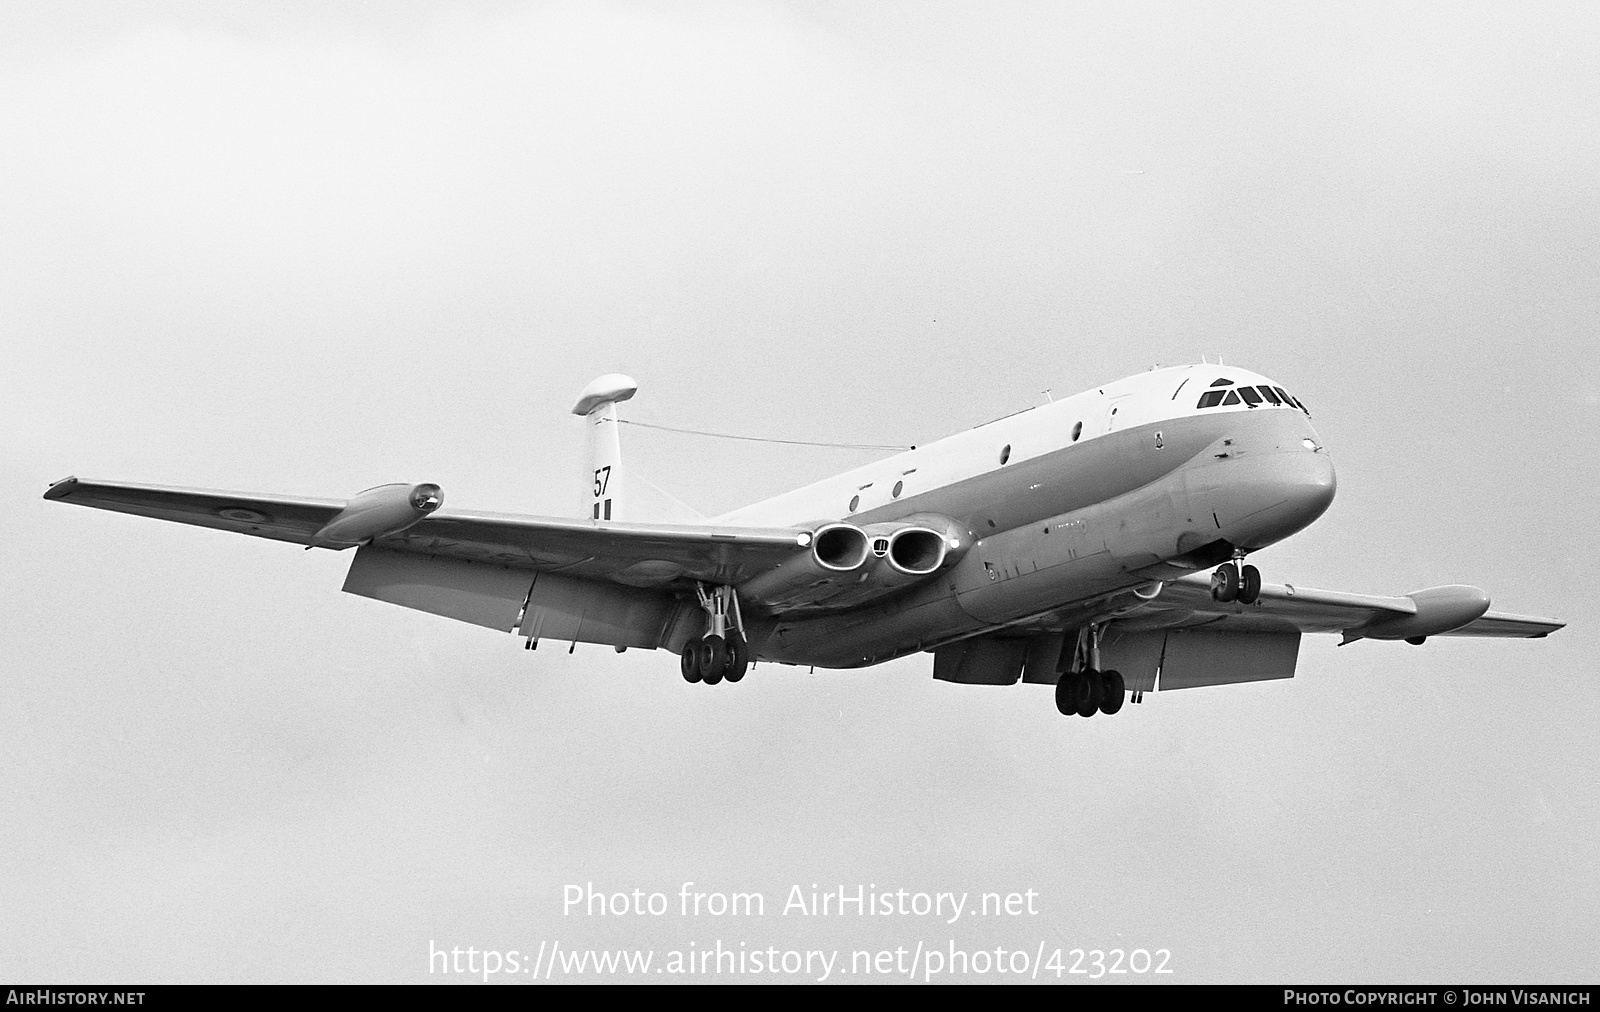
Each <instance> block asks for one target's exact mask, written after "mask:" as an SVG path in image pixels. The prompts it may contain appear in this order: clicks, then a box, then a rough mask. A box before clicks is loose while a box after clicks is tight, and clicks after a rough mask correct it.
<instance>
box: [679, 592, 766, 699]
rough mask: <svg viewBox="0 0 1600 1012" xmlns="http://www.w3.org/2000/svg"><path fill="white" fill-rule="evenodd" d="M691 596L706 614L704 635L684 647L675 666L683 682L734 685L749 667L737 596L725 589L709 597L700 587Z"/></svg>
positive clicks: (742, 619)
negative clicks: (680, 673) (697, 601)
mask: <svg viewBox="0 0 1600 1012" xmlns="http://www.w3.org/2000/svg"><path fill="white" fill-rule="evenodd" d="M695 593H696V594H698V595H699V596H700V607H701V608H704V609H705V612H706V634H705V636H703V637H702V638H700V639H697V640H695V639H692V640H690V641H689V642H688V643H685V644H684V646H683V656H682V657H681V658H680V663H679V670H681V671H682V672H683V680H684V681H686V682H704V683H706V684H707V685H716V684H717V683H718V682H720V681H722V680H723V679H727V680H728V681H730V682H737V681H739V680H740V679H741V678H743V677H744V673H745V671H746V669H748V668H749V666H750V648H749V644H748V643H747V642H746V640H745V637H744V618H743V616H741V615H740V614H739V595H738V594H736V593H734V590H733V588H732V587H726V586H717V587H714V588H712V589H711V591H710V592H709V593H708V592H707V591H706V589H705V587H704V586H703V585H702V586H697V587H695Z"/></svg>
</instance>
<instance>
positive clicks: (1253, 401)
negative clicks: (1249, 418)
mask: <svg viewBox="0 0 1600 1012" xmlns="http://www.w3.org/2000/svg"><path fill="white" fill-rule="evenodd" d="M1239 396H1240V397H1243V398H1244V402H1245V403H1246V404H1248V405H1250V406H1251V407H1252V408H1253V407H1255V406H1256V405H1257V404H1260V403H1261V395H1260V394H1258V393H1256V388H1255V387H1240V388H1239Z"/></svg>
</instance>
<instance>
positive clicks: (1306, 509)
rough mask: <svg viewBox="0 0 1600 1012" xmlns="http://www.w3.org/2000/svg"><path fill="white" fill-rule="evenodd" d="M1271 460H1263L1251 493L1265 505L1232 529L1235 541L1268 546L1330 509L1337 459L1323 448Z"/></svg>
mask: <svg viewBox="0 0 1600 1012" xmlns="http://www.w3.org/2000/svg"><path fill="white" fill-rule="evenodd" d="M1268 460H1270V463H1269V462H1268ZM1268 460H1263V461H1262V465H1263V467H1262V471H1261V472H1258V477H1256V478H1255V480H1254V481H1252V482H1251V483H1250V484H1249V486H1248V488H1249V491H1248V493H1247V495H1248V498H1249V499H1252V500H1253V501H1254V502H1256V503H1261V504H1262V507H1261V508H1260V509H1259V510H1258V511H1256V512H1254V513H1249V514H1247V515H1246V516H1244V517H1243V518H1241V521H1240V523H1239V525H1238V526H1237V527H1232V528H1231V529H1230V530H1229V535H1230V538H1231V539H1232V540H1234V543H1235V544H1238V545H1240V546H1242V547H1245V548H1247V549H1251V550H1254V549H1260V548H1265V547H1266V546H1267V545H1270V544H1274V543H1276V542H1278V541H1282V540H1283V539H1284V538H1287V537H1289V536H1290V535H1291V534H1296V533H1298V532H1300V531H1303V530H1305V529H1306V528H1307V527H1309V526H1311V524H1312V523H1313V522H1314V521H1315V520H1316V519H1317V518H1318V517H1320V516H1322V514H1324V513H1326V512H1327V511H1328V507H1329V506H1330V505H1332V503H1333V495H1334V492H1335V490H1336V489H1337V488H1338V479H1337V478H1336V477H1335V475H1334V471H1333V461H1332V460H1330V459H1328V454H1327V452H1326V451H1324V450H1322V449H1321V448H1318V449H1316V450H1309V449H1308V450H1301V451H1297V452H1296V451H1290V452H1284V453H1276V454H1272V455H1271V456H1270V458H1268ZM1267 503H1270V504H1271V505H1266V504H1267ZM1247 508H1248V507H1247Z"/></svg>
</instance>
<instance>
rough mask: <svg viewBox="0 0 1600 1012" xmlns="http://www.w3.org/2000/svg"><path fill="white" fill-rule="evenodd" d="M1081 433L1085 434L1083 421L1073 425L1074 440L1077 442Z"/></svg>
mask: <svg viewBox="0 0 1600 1012" xmlns="http://www.w3.org/2000/svg"><path fill="white" fill-rule="evenodd" d="M1081 435H1083V423H1082V422H1079V423H1078V424H1077V425H1074V426H1073V427H1072V441H1073V442H1074V443H1076V442H1077V441H1078V437H1079V436H1081Z"/></svg>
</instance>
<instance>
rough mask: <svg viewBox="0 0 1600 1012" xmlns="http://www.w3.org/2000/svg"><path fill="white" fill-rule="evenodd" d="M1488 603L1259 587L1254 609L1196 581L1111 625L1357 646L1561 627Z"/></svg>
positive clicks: (1469, 591)
mask: <svg viewBox="0 0 1600 1012" xmlns="http://www.w3.org/2000/svg"><path fill="white" fill-rule="evenodd" d="M1488 604H1489V599H1488V597H1487V596H1486V595H1484V594H1483V592H1482V591H1479V590H1477V589H1476V588H1472V587H1436V588H1431V589H1430V590H1425V591H1417V592H1415V593H1413V594H1409V595H1405V596H1401V597H1388V596H1381V595H1374V594H1352V593H1347V592H1344V591H1335V590H1317V589H1314V588H1311V587H1297V586H1295V585H1293V584H1263V585H1262V587H1261V596H1260V598H1259V599H1257V601H1256V602H1255V603H1253V604H1238V603H1232V604H1224V603H1222V602H1219V601H1215V600H1212V597H1211V589H1210V581H1209V579H1208V577H1207V576H1205V575H1203V574H1196V575H1193V576H1185V577H1182V578H1180V579H1177V580H1173V581H1170V582H1168V583H1167V584H1166V585H1165V587H1164V588H1163V589H1162V591H1161V593H1160V594H1159V595H1158V596H1157V597H1156V598H1155V599H1154V600H1153V601H1151V603H1150V604H1148V605H1146V606H1144V607H1142V608H1140V609H1139V611H1138V612H1137V613H1135V614H1132V615H1129V616H1128V617H1127V618H1125V619H1121V620H1119V621H1118V625H1119V626H1120V627H1122V628H1125V629H1173V628H1187V627H1196V626H1211V627H1215V628H1217V629H1219V630H1220V629H1225V630H1228V631H1232V632H1277V631H1283V630H1288V629H1295V630H1298V631H1300V632H1302V633H1342V634H1343V635H1344V641H1345V642H1351V641H1353V640H1357V639H1366V638H1372V639H1405V638H1408V637H1422V636H1492V637H1520V638H1539V637H1543V636H1548V635H1550V634H1551V633H1553V632H1555V631H1556V630H1558V629H1561V628H1563V627H1564V626H1565V625H1566V623H1565V622H1560V621H1557V620H1555V619H1551V618H1540V617H1537V616H1532V615H1513V614H1510V613H1507V612H1496V611H1490V610H1488Z"/></svg>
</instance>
